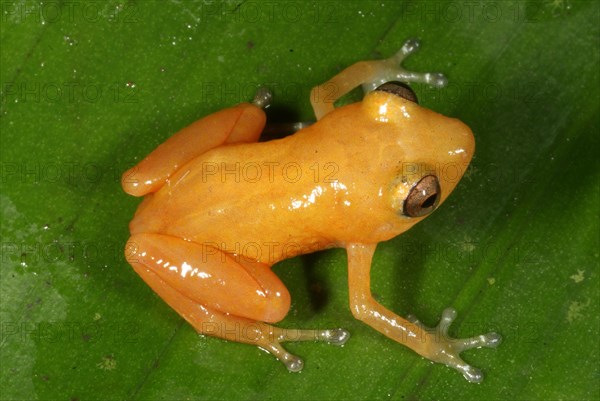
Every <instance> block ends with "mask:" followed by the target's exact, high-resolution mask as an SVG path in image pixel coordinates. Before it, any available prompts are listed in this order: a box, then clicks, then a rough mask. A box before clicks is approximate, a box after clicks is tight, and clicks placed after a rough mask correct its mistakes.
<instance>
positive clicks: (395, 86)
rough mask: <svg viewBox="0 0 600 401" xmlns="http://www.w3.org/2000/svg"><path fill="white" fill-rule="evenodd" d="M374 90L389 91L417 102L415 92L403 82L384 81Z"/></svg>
mask: <svg viewBox="0 0 600 401" xmlns="http://www.w3.org/2000/svg"><path fill="white" fill-rule="evenodd" d="M375 90H376V91H380V92H387V93H391V94H393V95H396V96H400V97H401V98H403V99H406V100H410V101H411V102H413V103H417V104H419V101H418V100H417V95H416V94H415V92H414V91H413V90H412V89H411V87H410V86H408V85H406V84H405V83H403V82H397V81H391V82H386V83H384V84H383V85H380V86H378V87H377V89H375Z"/></svg>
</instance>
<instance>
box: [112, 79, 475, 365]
mask: <svg viewBox="0 0 600 401" xmlns="http://www.w3.org/2000/svg"><path fill="white" fill-rule="evenodd" d="M361 68H362V67H361ZM363 69H364V68H363ZM340 76H342V74H340V75H339V76H336V77H337V78H339V77H340ZM313 106H315V112H316V114H317V115H318V116H320V115H322V116H323V117H322V118H320V119H319V121H318V122H317V123H315V124H314V125H312V126H309V127H307V128H304V129H302V130H300V131H298V132H297V133H295V134H294V135H291V136H289V137H286V138H283V139H279V140H273V141H268V142H260V143H259V142H257V141H258V138H259V136H260V133H261V132H262V130H263V128H264V125H265V115H264V113H263V111H262V110H261V109H260V108H258V107H256V106H254V105H252V104H248V103H242V104H240V105H237V106H235V107H232V108H229V109H225V110H222V111H219V112H217V113H215V114H212V115H209V116H207V117H205V118H203V119H201V120H199V121H197V122H195V123H194V124H192V125H190V126H189V127H186V128H184V129H183V130H181V131H180V132H178V133H177V134H175V135H174V136H172V137H171V138H169V139H168V140H167V141H166V142H165V143H164V144H162V145H161V146H159V147H158V148H157V149H156V150H154V151H153V152H152V153H151V154H150V155H149V156H148V157H147V158H146V159H144V160H142V161H141V162H140V163H139V164H138V165H136V166H135V167H133V168H132V169H130V170H128V171H127V172H125V173H124V174H123V179H122V186H123V188H124V190H125V191H126V192H127V193H129V194H131V195H135V196H144V200H143V202H142V203H141V205H140V206H139V208H138V210H137V212H136V213H135V216H134V218H133V220H132V221H131V223H130V225H129V227H130V231H131V238H130V239H129V241H128V243H127V246H126V250H125V255H126V258H127V260H128V262H129V263H130V264H131V265H132V267H133V268H134V269H135V271H136V272H137V273H138V274H139V275H140V276H141V277H142V278H143V279H144V280H145V281H146V282H147V283H148V284H149V285H150V286H151V287H152V289H153V290H154V291H155V292H157V293H158V294H159V295H160V296H161V297H162V298H163V299H164V300H165V301H166V302H167V303H168V304H169V305H170V306H171V307H172V308H173V309H175V310H176V311H177V312H178V313H179V314H180V315H181V316H182V317H184V318H185V319H186V320H187V321H188V322H189V323H190V324H191V325H192V326H193V327H194V328H195V329H196V330H197V331H198V332H199V333H204V334H208V335H212V336H217V337H222V338H227V339H230V340H234V341H240V342H245V343H250V344H254V345H258V346H260V347H262V348H264V349H266V350H268V351H269V352H271V353H272V354H273V355H275V356H276V357H278V358H279V359H280V360H282V361H283V362H284V363H286V365H287V366H288V368H289V369H290V370H299V369H301V366H300V368H299V369H297V367H294V366H296V365H294V363H296V362H297V361H296V360H294V359H293V358H294V356H293V355H291V354H288V353H287V352H286V351H285V349H283V348H282V347H281V345H280V343H281V342H283V341H294V340H306V339H310V338H312V337H311V336H314V337H315V339H325V340H327V341H331V342H334V341H335V340H332V339H331V333H329V332H325V331H315V330H285V329H280V328H278V327H276V326H272V325H270V324H268V323H275V322H278V321H280V320H281V319H283V318H284V317H285V315H286V314H287V312H288V310H289V307H290V295H289V292H288V291H287V289H286V288H285V286H284V285H283V283H282V282H281V281H280V280H279V278H278V277H277V276H276V275H275V274H274V273H273V272H272V271H271V266H272V265H273V264H275V263H277V262H278V261H281V260H283V259H286V258H288V257H292V256H296V255H298V254H303V253H309V252H314V251H317V250H320V249H325V248H331V247H342V248H345V249H346V250H347V254H348V268H349V272H348V283H349V295H350V308H351V310H352V313H353V314H354V316H356V317H357V318H359V319H361V320H363V321H365V322H366V323H367V324H369V325H371V326H372V327H373V328H375V329H376V330H378V331H380V332H381V333H383V334H385V335H386V336H388V337H390V338H392V339H394V340H395V341H397V342H399V343H402V344H404V345H406V346H408V347H410V348H411V349H413V350H414V351H416V352H418V353H419V354H421V355H423V356H425V357H428V358H430V359H432V360H434V361H437V362H442V363H446V364H448V365H452V364H453V363H454V362H453V359H452V358H454V356H453V355H452V356H451V357H450V361H449V362H448V360H447V359H448V357H447V356H444V355H447V354H448V353H450V351H448V349H449V348H448V347H450V348H451V346H449V345H448V344H440V341H439V339H437V340H434V338H433V336H432V335H431V334H432V333H431V332H428V331H424V330H422V328H421V327H420V326H418V325H415V324H411V323H410V322H408V321H407V320H405V319H403V318H402V317H400V316H398V315H396V314H394V313H393V312H391V311H389V310H387V309H385V308H384V307H383V306H381V305H380V304H378V303H377V302H376V301H375V300H374V299H373V298H372V296H371V292H370V266H371V258H372V255H373V253H374V251H375V247H376V245H377V243H379V242H381V241H386V240H389V239H391V238H393V237H395V236H397V235H399V234H401V233H403V232H404V231H406V230H408V229H409V228H410V227H412V226H413V225H414V224H416V223H418V222H419V221H421V220H422V219H423V218H425V216H423V217H418V218H410V217H407V216H405V215H403V213H402V212H403V211H402V206H403V201H404V199H406V197H407V196H408V193H409V191H410V189H411V187H412V186H413V184H414V183H415V182H417V181H418V180H419V179H420V178H421V177H423V176H425V175H427V174H430V175H431V174H433V175H436V176H437V179H438V181H439V185H440V188H441V197H440V199H439V205H441V204H442V203H443V202H444V201H445V200H446V198H447V197H448V195H449V194H450V193H451V192H452V190H453V189H454V187H455V186H456V185H457V183H458V181H459V180H460V178H461V176H462V175H463V173H464V172H465V170H466V168H467V167H468V164H469V162H470V160H471V157H472V155H473V152H474V146H475V145H474V138H473V134H472V132H471V130H470V129H469V128H468V127H467V126H466V125H465V124H463V123H462V122H460V121H458V120H456V119H453V118H448V117H445V116H443V115H440V114H438V113H435V112H433V111H431V110H428V109H426V108H423V107H421V106H419V105H417V104H416V103H412V102H410V101H408V100H405V99H402V98H400V97H398V96H396V95H393V94H390V93H385V92H377V91H375V92H371V93H369V94H368V95H367V96H366V97H365V98H364V99H363V101H362V102H358V103H354V104H350V105H347V106H344V107H340V108H336V109H333V106H332V105H329V106H324V107H323V108H321V109H319V105H314V104H313ZM327 336H330V337H327ZM317 337H318V338H317ZM343 341H345V339H343V340H341V339H338V343H343ZM444 347H445V348H444ZM440 355H441V356H440ZM456 355H457V354H456ZM290 361H293V362H294V361H295V362H294V363H292V362H290ZM290 366H292V367H290Z"/></svg>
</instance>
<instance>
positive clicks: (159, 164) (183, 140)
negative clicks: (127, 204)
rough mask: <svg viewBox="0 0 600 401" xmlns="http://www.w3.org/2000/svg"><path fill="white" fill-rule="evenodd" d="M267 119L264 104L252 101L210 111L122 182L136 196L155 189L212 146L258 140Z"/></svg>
mask: <svg viewBox="0 0 600 401" xmlns="http://www.w3.org/2000/svg"><path fill="white" fill-rule="evenodd" d="M265 122H266V116H265V113H264V112H263V110H262V109H261V107H259V106H256V105H255V104H251V103H241V104H238V105H237V106H235V107H230V108H228V109H224V110H221V111H218V112H216V113H213V114H210V115H208V116H206V117H204V118H202V119H200V120H198V121H196V122H194V123H192V124H191V125H188V126H187V127H185V128H183V129H182V130H180V131H179V132H177V133H176V134H174V135H173V136H171V137H170V138H169V139H167V140H166V141H165V142H164V143H163V144H161V145H160V146H159V147H157V148H156V149H155V150H154V151H153V152H152V153H150V154H149V155H148V156H146V158H145V159H144V160H142V161H141V162H139V163H138V164H137V165H135V166H134V167H132V168H130V169H129V170H127V171H126V172H125V173H123V176H122V177H121V185H122V186H123V189H124V190H125V192H127V193H128V194H130V195H134V196H142V195H146V194H148V193H151V192H154V191H156V190H158V189H159V188H161V187H162V186H163V184H164V183H165V181H166V180H167V179H168V178H169V177H170V176H171V175H172V174H173V173H174V172H175V171H177V170H178V169H179V168H180V167H181V166H182V165H184V164H185V163H187V162H189V161H190V160H192V159H194V158H196V157H198V156H199V155H201V154H203V153H205V152H207V151H208V150H210V149H213V148H216V147H218V146H221V145H223V144H227V143H239V142H246V143H248V142H256V141H258V138H259V137H260V134H261V132H262V130H263V128H264V126H265Z"/></svg>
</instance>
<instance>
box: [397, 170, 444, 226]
mask: <svg viewBox="0 0 600 401" xmlns="http://www.w3.org/2000/svg"><path fill="white" fill-rule="evenodd" d="M441 195H442V194H441V190H440V183H439V181H438V179H437V177H436V176H434V175H426V176H425V177H423V178H421V180H420V181H419V182H417V184H416V185H415V186H414V187H412V189H411V190H410V192H409V193H408V196H407V197H406V199H405V200H404V206H403V208H402V213H404V215H406V216H408V217H421V216H425V215H427V214H429V213H431V212H433V211H434V209H435V208H436V206H437V205H438V203H439V202H440V197H441Z"/></svg>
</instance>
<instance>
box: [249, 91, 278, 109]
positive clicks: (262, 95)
mask: <svg viewBox="0 0 600 401" xmlns="http://www.w3.org/2000/svg"><path fill="white" fill-rule="evenodd" d="M272 101H273V92H271V90H270V89H269V88H267V87H266V86H261V87H259V88H258V89H257V90H256V94H255V95H254V99H252V104H254V105H255V106H256V107H260V108H261V109H266V108H268V107H269V106H270V105H271V102H272Z"/></svg>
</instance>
